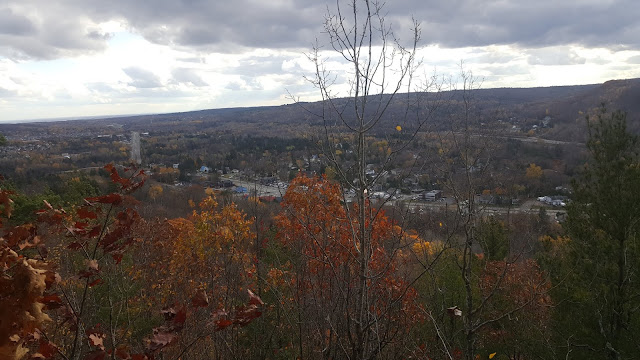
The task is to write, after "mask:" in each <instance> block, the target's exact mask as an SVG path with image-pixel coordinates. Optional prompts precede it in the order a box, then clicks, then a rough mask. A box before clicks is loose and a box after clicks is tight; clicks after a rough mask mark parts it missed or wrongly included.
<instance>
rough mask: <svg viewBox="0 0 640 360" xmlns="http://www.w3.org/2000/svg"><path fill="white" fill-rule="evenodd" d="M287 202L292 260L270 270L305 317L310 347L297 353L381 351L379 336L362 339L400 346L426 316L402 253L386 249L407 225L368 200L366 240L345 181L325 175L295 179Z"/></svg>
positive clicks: (286, 236) (286, 240) (286, 239)
mask: <svg viewBox="0 0 640 360" xmlns="http://www.w3.org/2000/svg"><path fill="white" fill-rule="evenodd" d="M282 206H283V212H282V214H281V215H279V216H278V217H277V227H278V234H277V239H278V240H279V241H280V242H281V243H282V244H284V245H285V246H286V248H288V249H290V250H291V251H292V260H291V262H290V263H288V264H285V266H283V268H282V269H276V270H273V271H272V272H271V273H270V275H271V276H272V279H271V280H272V283H274V284H276V285H278V284H279V285H280V287H279V291H281V292H282V298H281V301H282V303H283V305H284V306H285V307H286V308H288V309H289V311H291V312H292V313H293V314H296V316H297V317H298V321H299V322H300V324H299V329H298V331H299V332H300V333H299V337H300V338H301V340H300V341H301V342H302V343H303V344H304V346H303V347H300V350H299V353H298V354H297V356H299V357H305V354H306V355H308V356H317V355H318V354H319V352H322V354H323V356H326V357H328V358H333V357H345V356H354V355H358V356H362V354H368V355H367V356H376V354H380V352H381V351H382V350H383V349H382V348H381V347H380V346H376V345H375V344H379V343H378V342H377V340H373V341H366V342H365V343H358V342H357V341H355V340H354V339H356V338H358V337H374V338H375V337H377V339H378V340H380V339H382V340H383V341H384V342H385V343H386V344H389V343H395V342H397V343H401V342H402V341H403V337H404V335H405V334H406V331H407V329H410V328H411V326H412V325H413V324H414V323H415V322H416V321H419V318H420V317H419V316H417V314H416V309H415V307H414V303H413V300H414V298H415V290H414V289H413V288H412V287H411V286H409V284H408V283H407V282H406V280H405V277H404V276H403V275H404V274H403V269H402V268H401V267H400V266H399V265H400V261H399V258H400V254H399V253H398V252H397V251H393V250H392V251H391V252H390V251H388V250H387V247H388V248H389V249H397V244H399V243H400V242H401V241H402V239H403V238H404V233H403V232H402V230H401V229H400V227H398V226H396V225H394V224H393V222H392V221H391V220H390V219H388V218H387V217H386V216H385V215H384V213H383V212H382V211H380V212H378V211H377V210H375V209H373V208H372V207H371V206H370V204H369V203H368V202H367V203H366V206H367V208H366V209H365V212H366V213H367V214H368V216H367V217H366V219H365V221H366V224H364V225H365V226H364V228H365V229H366V234H365V236H366V238H365V239H363V238H362V237H361V236H360V234H359V232H358V229H359V228H360V223H359V222H358V221H359V220H358V216H357V212H358V209H357V206H353V205H345V204H344V203H343V199H342V192H341V191H340V188H339V186H338V185H337V184H336V183H333V182H331V181H329V180H327V179H324V178H318V177H313V178H309V177H306V176H303V175H300V176H298V177H296V178H295V179H294V180H293V181H292V182H291V184H290V186H289V188H288V190H287V193H286V194H285V197H284V201H283V203H282ZM363 247H366V248H363ZM364 254H366V255H365V257H364V258H363V255H364ZM283 274H285V275H283ZM283 276H284V277H286V279H287V280H286V281H283V280H282V277H283ZM363 279H364V280H363Z"/></svg>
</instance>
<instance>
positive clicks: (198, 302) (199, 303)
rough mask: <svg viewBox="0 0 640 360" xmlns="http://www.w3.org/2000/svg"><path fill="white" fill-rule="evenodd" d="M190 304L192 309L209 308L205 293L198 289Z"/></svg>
mask: <svg viewBox="0 0 640 360" xmlns="http://www.w3.org/2000/svg"><path fill="white" fill-rule="evenodd" d="M191 304H192V305H193V306H194V307H207V306H209V298H208V297H207V293H206V292H205V291H204V290H203V289H200V290H198V292H196V295H195V296H194V297H193V299H191Z"/></svg>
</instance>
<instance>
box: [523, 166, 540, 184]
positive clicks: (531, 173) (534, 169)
mask: <svg viewBox="0 0 640 360" xmlns="http://www.w3.org/2000/svg"><path fill="white" fill-rule="evenodd" d="M525 176H526V177H527V179H532V180H535V179H540V178H541V177H542V168H541V167H540V166H538V165H536V164H535V163H531V164H529V167H528V168H527V170H526V174H525Z"/></svg>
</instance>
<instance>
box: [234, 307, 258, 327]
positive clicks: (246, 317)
mask: <svg viewBox="0 0 640 360" xmlns="http://www.w3.org/2000/svg"><path fill="white" fill-rule="evenodd" d="M261 315H262V311H260V310H259V309H258V307H257V306H255V305H249V306H247V307H239V308H238V310H237V311H236V315H235V316H234V317H233V323H234V324H238V325H240V326H245V325H248V324H249V323H251V322H252V321H253V320H255V319H257V318H259V317H260V316H261Z"/></svg>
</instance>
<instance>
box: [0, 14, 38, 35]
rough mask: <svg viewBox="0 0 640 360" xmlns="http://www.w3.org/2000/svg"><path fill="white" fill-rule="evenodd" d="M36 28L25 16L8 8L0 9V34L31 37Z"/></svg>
mask: <svg viewBox="0 0 640 360" xmlns="http://www.w3.org/2000/svg"><path fill="white" fill-rule="evenodd" d="M35 30H36V28H35V26H34V25H33V23H32V22H31V20H29V19H28V18H27V17H26V16H22V15H19V14H16V13H14V12H13V10H11V9H9V8H4V9H0V34H5V35H32V34H33V33H34V32H35Z"/></svg>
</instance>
